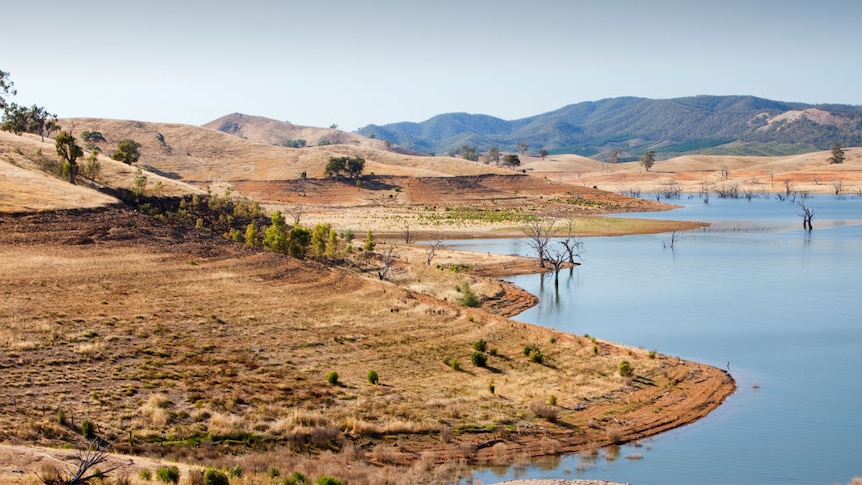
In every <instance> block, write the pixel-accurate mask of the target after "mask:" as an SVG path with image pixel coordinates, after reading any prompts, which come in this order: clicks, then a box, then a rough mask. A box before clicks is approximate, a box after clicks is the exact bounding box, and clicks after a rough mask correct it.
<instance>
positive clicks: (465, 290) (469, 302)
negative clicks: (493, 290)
mask: <svg viewBox="0 0 862 485" xmlns="http://www.w3.org/2000/svg"><path fill="white" fill-rule="evenodd" d="M460 291H461V296H460V297H458V303H460V304H462V305H464V306H466V307H470V308H477V307H479V306H481V305H482V302H480V301H479V297H477V296H476V294H475V293H473V289H472V288H470V283H468V282H466V281H465V282H464V284H463V285H461V287H460Z"/></svg>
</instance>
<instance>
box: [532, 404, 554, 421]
mask: <svg viewBox="0 0 862 485" xmlns="http://www.w3.org/2000/svg"><path fill="white" fill-rule="evenodd" d="M530 411H533V413H535V414H536V416H537V417H539V418H542V419H544V420H546V421H548V422H551V423H553V422H556V421H557V408H555V407H553V406H549V405H547V404H545V403H542V402H534V403H533V404H530Z"/></svg>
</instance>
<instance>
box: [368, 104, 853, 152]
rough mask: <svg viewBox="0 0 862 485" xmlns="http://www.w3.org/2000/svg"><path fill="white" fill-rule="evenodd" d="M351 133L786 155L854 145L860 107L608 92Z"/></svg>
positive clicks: (565, 147)
mask: <svg viewBox="0 0 862 485" xmlns="http://www.w3.org/2000/svg"><path fill="white" fill-rule="evenodd" d="M357 133H359V134H361V135H364V136H366V137H374V138H375V139H377V140H386V141H390V142H392V143H394V144H397V145H399V146H402V147H405V148H409V149H412V150H416V151H420V152H424V153H439V154H442V153H448V152H452V151H455V150H457V149H458V148H460V147H461V146H463V145H476V146H477V147H478V148H479V150H487V149H488V148H490V147H493V146H496V147H498V148H500V149H501V150H504V151H515V150H516V149H517V145H518V144H519V143H526V144H527V146H528V151H530V152H531V153H535V152H537V151H538V150H540V149H545V150H547V151H548V152H550V153H551V154H563V153H571V154H577V155H582V156H587V157H591V158H594V159H601V160H605V159H606V158H607V155H608V154H609V153H610V151H611V150H614V149H619V150H621V151H622V154H621V158H622V159H626V158H628V159H635V158H637V157H639V156H640V155H641V154H643V153H644V152H645V151H646V150H649V149H652V150H655V151H656V152H657V153H658V154H659V158H668V157H672V156H676V155H680V154H684V153H702V154H714V155H789V154H797V153H806V152H811V151H816V150H825V149H829V148H830V147H831V145H832V143H833V142H836V141H837V142H839V143H841V144H842V146H862V106H849V105H810V104H803V103H792V102H779V101H771V100H768V99H763V98H757V97H753V96H694V97H687V98H675V99H663V100H654V99H646V98H634V97H624V98H611V99H604V100H600V101H595V102H584V103H578V104H572V105H569V106H566V107H564V108H561V109H558V110H556V111H551V112H549V113H544V114H540V115H536V116H532V117H529V118H523V119H520V120H514V121H506V120H502V119H499V118H495V117H493V116H487V115H474V114H467V113H449V114H441V115H438V116H435V117H433V118H431V119H429V120H427V121H423V122H421V123H412V122H401V123H392V124H387V125H382V126H378V125H368V126H366V127H364V128H361V129H360V130H358V131H357Z"/></svg>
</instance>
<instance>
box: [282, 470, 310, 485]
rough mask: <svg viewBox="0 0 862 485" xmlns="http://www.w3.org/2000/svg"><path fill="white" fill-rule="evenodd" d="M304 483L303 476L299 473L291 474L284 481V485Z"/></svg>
mask: <svg viewBox="0 0 862 485" xmlns="http://www.w3.org/2000/svg"><path fill="white" fill-rule="evenodd" d="M300 483H306V479H305V475H303V474H302V473H299V472H293V473H292V474H291V475H290V476H289V477H287V478H285V479H284V485H299V484H300Z"/></svg>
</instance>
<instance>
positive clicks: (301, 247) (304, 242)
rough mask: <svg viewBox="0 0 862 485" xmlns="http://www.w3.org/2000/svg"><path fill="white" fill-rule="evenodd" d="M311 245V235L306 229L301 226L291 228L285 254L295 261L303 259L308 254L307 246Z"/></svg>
mask: <svg viewBox="0 0 862 485" xmlns="http://www.w3.org/2000/svg"><path fill="white" fill-rule="evenodd" d="M310 243H311V233H310V232H308V229H306V228H304V227H301V226H293V229H291V230H290V239H289V240H288V246H287V254H289V255H291V256H293V257H294V258H296V259H305V255H306V254H307V253H308V246H309V244H310Z"/></svg>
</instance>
